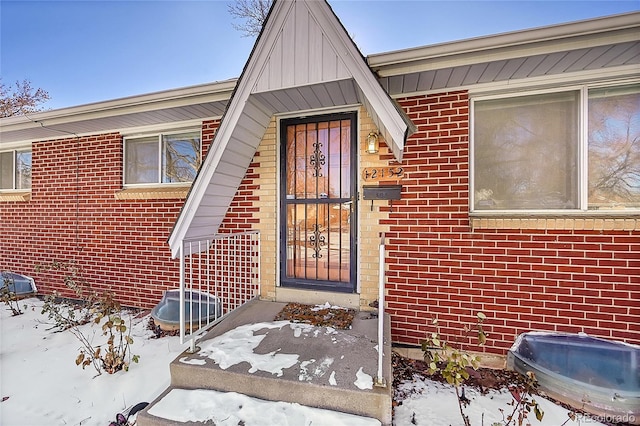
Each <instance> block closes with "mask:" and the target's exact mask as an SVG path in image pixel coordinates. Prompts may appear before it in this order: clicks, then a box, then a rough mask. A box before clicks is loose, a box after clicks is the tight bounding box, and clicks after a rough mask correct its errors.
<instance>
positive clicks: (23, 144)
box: [0, 141, 32, 152]
mask: <svg viewBox="0 0 640 426" xmlns="http://www.w3.org/2000/svg"><path fill="white" fill-rule="evenodd" d="M31 146H32V141H19V142H7V143H3V144H2V145H1V146H0V152H5V151H14V150H17V151H19V150H21V149H31Z"/></svg>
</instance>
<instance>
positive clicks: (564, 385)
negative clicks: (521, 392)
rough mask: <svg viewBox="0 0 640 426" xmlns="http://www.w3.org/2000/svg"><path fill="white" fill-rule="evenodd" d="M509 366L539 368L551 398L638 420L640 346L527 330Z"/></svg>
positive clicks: (541, 383) (633, 421) (510, 355)
mask: <svg viewBox="0 0 640 426" xmlns="http://www.w3.org/2000/svg"><path fill="white" fill-rule="evenodd" d="M507 368H509V369H511V370H515V371H517V372H519V373H521V374H526V373H527V372H528V371H532V372H533V373H535V375H536V378H537V379H538V384H539V389H540V390H542V391H544V392H545V393H546V394H548V395H549V396H550V397H552V398H554V399H557V400H559V401H561V402H564V403H566V404H569V405H571V406H573V407H575V408H576V409H581V410H585V411H587V412H589V413H592V414H595V415H597V416H600V417H601V418H605V419H611V420H616V421H618V422H627V423H631V424H640V346H637V345H630V344H626V343H623V342H616V341H611V340H606V339H600V338H596V337H591V336H587V335H586V334H563V333H539V332H531V333H524V334H521V335H520V336H518V338H517V339H516V342H515V343H514V345H513V346H512V347H511V349H510V350H509V353H508V354H507Z"/></svg>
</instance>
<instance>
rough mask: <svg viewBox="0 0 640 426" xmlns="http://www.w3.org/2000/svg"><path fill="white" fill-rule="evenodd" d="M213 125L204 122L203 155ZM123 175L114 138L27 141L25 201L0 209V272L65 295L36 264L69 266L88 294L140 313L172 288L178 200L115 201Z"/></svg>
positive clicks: (58, 278)
mask: <svg viewBox="0 0 640 426" xmlns="http://www.w3.org/2000/svg"><path fill="white" fill-rule="evenodd" d="M218 124H219V123H218V121H217V120H216V121H211V122H205V123H203V127H202V142H203V151H206V149H207V148H208V146H209V144H210V142H211V140H212V139H213V135H214V134H215V129H216V128H217V127H218ZM122 169H123V166H122V136H121V135H120V134H118V133H112V134H105V135H99V136H90V137H82V138H80V139H75V138H69V139H64V140H54V141H43V142H37V143H34V144H33V145H32V175H33V178H32V191H31V200H30V201H28V202H2V203H0V221H1V226H0V253H1V257H0V270H12V271H15V272H18V273H23V274H26V275H30V276H33V277H34V278H35V280H36V284H37V285H38V289H39V290H40V291H41V292H42V293H49V292H51V291H53V290H56V289H57V290H64V286H63V281H62V280H63V274H61V273H59V272H57V273H56V272H51V273H46V272H40V273H37V272H36V271H35V267H36V265H39V264H48V263H51V262H53V261H62V262H71V261H72V262H75V263H77V264H78V265H80V266H81V267H82V268H83V271H84V278H86V280H87V282H88V283H89V284H90V285H91V286H92V287H93V288H94V289H96V290H106V289H109V290H112V291H114V292H115V294H116V296H117V299H118V300H119V301H120V302H121V303H123V304H125V305H129V306H138V307H147V308H149V307H152V306H153V305H155V303H157V301H158V300H159V299H160V298H161V297H162V293H163V292H164V290H166V289H168V288H174V287H177V286H178V283H179V278H178V266H179V265H178V261H177V260H173V259H171V254H170V250H169V246H168V244H167V238H168V237H169V234H170V232H171V229H172V227H173V224H174V222H175V220H176V218H177V217H178V214H179V212H180V209H181V207H182V204H183V202H184V200H183V199H169V200H166V199H155V200H116V199H115V197H114V195H115V193H116V192H117V191H118V190H120V189H122ZM63 294H64V295H65V296H69V297H71V296H73V294H72V293H70V292H68V291H67V292H64V293H63Z"/></svg>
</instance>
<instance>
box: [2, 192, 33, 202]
mask: <svg viewBox="0 0 640 426" xmlns="http://www.w3.org/2000/svg"><path fill="white" fill-rule="evenodd" d="M29 200H31V191H11V192H0V203H2V202H10V201H22V202H25V201H29Z"/></svg>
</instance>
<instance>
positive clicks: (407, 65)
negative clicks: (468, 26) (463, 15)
mask: <svg viewBox="0 0 640 426" xmlns="http://www.w3.org/2000/svg"><path fill="white" fill-rule="evenodd" d="M639 28H640V12H635V13H628V14H622V15H615V16H611V17H604V18H597V19H591V20H586V21H579V22H574V23H569V24H561V25H554V26H548V27H542V28H535V29H529V30H521V31H515V32H510V33H503V34H498V35H490V36H483V37H477V38H472V39H467V40H460V41H453V42H446V43H440V44H435V45H430V46H423V47H417V48H412V49H404V50H398V51H394V52H388V53H380V54H373V55H370V56H368V57H367V61H368V62H369V65H370V66H371V68H372V69H374V70H376V72H377V73H378V75H380V76H381V77H387V76H392V75H400V74H407V73H410V72H418V71H425V70H430V69H439V68H443V67H445V68H446V67H449V66H456V65H466V64H471V63H478V62H488V61H491V60H499V59H508V58H512V57H522V56H530V55H535V54H544V53H552V52H557V51H563V50H568V49H576V48H582V47H594V46H597V45H604V44H611V43H623V42H628V41H637V40H638V29H639Z"/></svg>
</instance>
